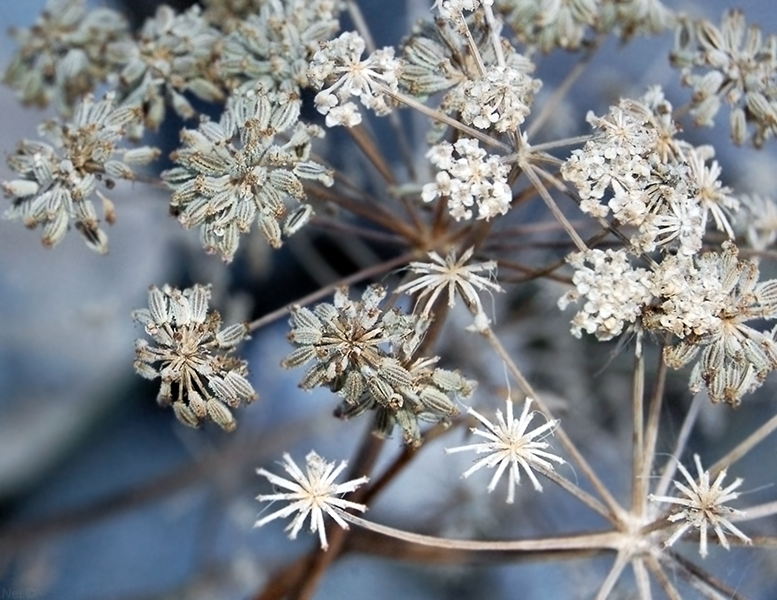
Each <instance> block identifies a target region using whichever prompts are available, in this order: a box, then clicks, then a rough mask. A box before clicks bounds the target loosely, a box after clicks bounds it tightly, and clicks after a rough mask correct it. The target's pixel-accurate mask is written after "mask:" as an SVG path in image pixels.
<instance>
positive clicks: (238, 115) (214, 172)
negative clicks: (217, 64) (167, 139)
mask: <svg viewBox="0 0 777 600" xmlns="http://www.w3.org/2000/svg"><path fill="white" fill-rule="evenodd" d="M299 109H300V101H299V99H298V98H297V97H296V96H294V95H289V94H286V93H282V92H273V93H266V92H265V91H263V90H261V89H260V90H258V91H247V92H244V93H242V94H236V95H233V96H232V98H231V99H230V101H229V103H228V104H227V108H226V110H225V111H224V113H223V114H222V116H221V120H220V121H219V122H218V123H214V122H211V121H203V122H202V123H201V124H200V127H199V128H198V129H196V130H192V129H185V130H184V131H182V132H181V139H182V141H183V143H184V146H183V147H182V148H180V149H179V150H177V151H176V152H174V153H173V155H172V158H173V159H174V160H175V162H176V163H177V164H178V165H180V166H178V167H175V168H173V169H170V170H169V171H166V172H164V173H163V174H162V179H163V180H164V181H165V182H166V183H167V184H168V185H169V186H170V187H171V188H172V189H173V197H172V207H173V210H174V212H175V213H176V214H177V215H178V219H179V220H180V221H181V223H182V224H183V225H184V227H194V226H199V227H200V228H201V229H200V231H201V239H202V243H203V246H204V247H205V249H206V250H207V251H208V252H218V253H220V254H221V256H222V257H223V258H224V260H225V261H227V262H229V261H231V260H232V258H233V256H234V254H235V252H236V251H237V248H238V243H239V239H240V235H241V234H244V233H247V232H248V231H250V229H251V225H252V223H254V222H256V224H257V225H258V227H259V230H260V231H261V233H262V235H263V236H264V237H265V239H266V240H267V241H268V243H269V244H270V245H271V246H273V247H274V248H277V247H279V246H280V245H281V243H282V242H281V235H282V234H283V233H285V234H286V235H291V234H292V233H294V232H295V231H297V230H298V229H299V228H300V227H302V226H303V225H304V224H305V223H306V222H307V220H308V219H309V218H310V216H311V214H312V209H311V207H310V206H309V205H304V204H300V203H301V202H302V201H304V200H305V197H306V195H305V190H304V188H303V186H302V180H315V181H318V182H320V183H322V184H324V185H331V184H332V175H331V172H330V171H329V169H327V168H325V167H324V166H322V165H320V164H318V163H316V162H314V161H312V160H309V156H310V145H311V141H312V140H313V139H314V138H316V137H320V136H322V135H323V132H322V131H321V130H320V129H319V128H318V127H316V126H314V125H306V124H304V123H301V122H299V121H298V119H299ZM284 135H285V137H281V136H284Z"/></svg>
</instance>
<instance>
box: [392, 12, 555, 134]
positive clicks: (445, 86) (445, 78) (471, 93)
mask: <svg viewBox="0 0 777 600" xmlns="http://www.w3.org/2000/svg"><path fill="white" fill-rule="evenodd" d="M465 25H466V26H467V28H468V30H469V32H470V36H471V39H472V40H473V42H474V52H475V53H476V54H477V56H473V49H472V48H473V47H472V46H470V45H469V44H468V43H467V36H465V35H463V34H462V32H461V31H460V30H459V29H458V28H456V27H452V26H451V23H450V22H449V21H446V20H438V21H437V22H436V23H428V22H425V21H421V22H420V23H418V24H417V25H416V26H415V28H414V30H413V34H412V35H411V36H410V37H409V38H408V39H407V40H405V42H404V43H403V45H402V59H403V64H402V69H401V73H400V76H399V84H400V87H401V88H402V90H403V91H405V92H406V93H408V94H410V95H411V96H415V97H417V98H421V99H426V98H427V97H428V96H430V95H432V94H434V93H436V92H440V91H443V90H447V93H446V94H445V96H444V97H443V98H442V101H441V103H440V107H439V108H440V110H441V111H443V112H445V113H448V114H451V115H456V116H457V117H459V118H460V119H461V120H463V121H464V122H465V123H467V124H471V125H474V126H475V127H478V128H480V129H493V130H494V131H497V132H505V131H514V130H515V129H516V128H517V127H518V125H520V124H521V123H523V121H524V119H525V118H526V116H527V115H528V114H529V109H530V106H531V103H532V99H533V95H534V93H535V92H536V91H537V90H538V89H539V88H540V85H541V84H540V82H539V80H536V79H533V78H532V77H531V76H530V74H531V73H532V72H533V71H534V64H533V63H532V62H531V61H530V60H529V59H527V58H526V57H524V56H522V55H521V54H519V53H518V52H517V51H516V50H515V49H514V48H513V47H512V45H511V44H510V43H509V41H508V40H506V39H504V38H499V43H500V47H499V54H497V51H496V49H495V48H494V38H493V37H492V36H491V33H490V30H489V29H488V27H487V26H486V25H485V23H484V21H483V19H468V20H467V21H466V22H465ZM445 128H446V126H445V125H442V124H435V125H433V128H432V131H431V133H430V139H432V140H433V141H437V140H439V139H440V137H441V136H442V134H443V133H444V132H445Z"/></svg>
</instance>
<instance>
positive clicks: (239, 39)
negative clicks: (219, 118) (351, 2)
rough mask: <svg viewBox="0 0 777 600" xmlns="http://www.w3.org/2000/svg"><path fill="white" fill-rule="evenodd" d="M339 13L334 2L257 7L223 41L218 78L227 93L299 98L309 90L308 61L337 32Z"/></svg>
mask: <svg viewBox="0 0 777 600" xmlns="http://www.w3.org/2000/svg"><path fill="white" fill-rule="evenodd" d="M214 5H218V4H217V3H214ZM214 7H215V6H214ZM341 8H342V7H341V4H340V2H333V1H332V0H316V1H315V2H313V1H310V0H286V1H285V2H280V1H279V0H274V1H272V2H263V3H261V6H260V7H257V9H256V12H255V13H253V14H248V15H247V16H245V18H243V19H240V20H239V21H236V22H235V25H234V30H233V31H232V32H231V33H230V34H229V35H228V36H227V37H226V38H225V40H224V48H223V50H222V53H221V58H220V60H219V69H220V71H221V76H222V77H223V78H224V79H225V80H226V82H227V85H228V87H230V88H232V89H235V88H237V87H239V86H242V87H247V88H249V89H253V88H256V87H257V86H258V85H261V86H262V87H264V88H265V89H267V90H272V89H276V88H278V89H281V90H283V91H286V92H293V93H297V94H299V92H300V89H302V88H307V87H309V86H310V83H309V81H308V76H307V70H308V65H309V63H310V60H311V58H312V57H313V55H314V54H315V52H316V51H317V50H318V49H319V47H320V44H321V43H323V42H325V41H326V40H328V39H330V38H331V37H332V36H333V35H334V34H335V33H336V32H337V30H338V29H339V28H340V24H339V22H338V20H337V13H338V12H339V11H340V9H341Z"/></svg>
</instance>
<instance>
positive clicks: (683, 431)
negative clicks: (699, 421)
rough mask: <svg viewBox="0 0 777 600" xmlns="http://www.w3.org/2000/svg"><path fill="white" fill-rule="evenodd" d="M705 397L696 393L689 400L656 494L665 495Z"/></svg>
mask: <svg viewBox="0 0 777 600" xmlns="http://www.w3.org/2000/svg"><path fill="white" fill-rule="evenodd" d="M705 401H706V399H705V398H704V397H703V395H702V394H696V397H695V398H694V399H693V402H691V407H690V408H689V409H688V412H687V413H686V415H685V420H684V421H683V426H682V427H681V428H680V434H679V435H678V436H677V442H676V443H675V447H674V451H673V452H672V454H671V456H670V458H669V460H668V461H667V462H666V465H665V466H664V470H663V472H662V473H661V479H660V480H659V481H658V485H657V486H656V489H655V491H654V492H653V493H654V494H655V495H656V496H666V491H667V490H668V489H669V483H670V482H671V481H672V478H673V477H674V474H675V472H676V471H677V463H678V461H679V460H680V456H681V455H682V453H683V450H684V448H685V445H686V444H687V442H688V438H689V437H690V435H691V430H692V429H693V426H694V424H695V423H696V418H697V417H698V416H699V411H700V410H701V403H702V402H705Z"/></svg>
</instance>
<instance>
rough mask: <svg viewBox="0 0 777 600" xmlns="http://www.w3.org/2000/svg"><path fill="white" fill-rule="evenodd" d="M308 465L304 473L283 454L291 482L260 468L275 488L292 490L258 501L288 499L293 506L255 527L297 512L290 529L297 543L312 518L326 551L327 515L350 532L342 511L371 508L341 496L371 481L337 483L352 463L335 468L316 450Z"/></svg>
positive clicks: (342, 462)
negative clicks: (298, 536) (325, 522)
mask: <svg viewBox="0 0 777 600" xmlns="http://www.w3.org/2000/svg"><path fill="white" fill-rule="evenodd" d="M305 463H306V469H305V470H306V473H303V472H302V469H300V468H299V466H298V465H297V463H295V462H294V459H292V458H291V456H290V455H288V454H284V455H283V470H284V471H286V472H287V473H288V474H289V475H291V480H290V479H284V478H283V477H279V476H278V475H275V474H273V473H270V472H269V471H267V470H266V469H257V471H256V472H257V474H259V475H261V476H262V477H266V478H267V480H268V481H269V482H270V483H272V484H273V485H274V486H276V487H278V488H281V489H284V490H289V491H287V492H276V493H274V494H262V495H260V496H257V498H256V499H257V500H259V502H276V501H278V500H288V501H290V504H288V505H287V506H284V507H283V508H281V509H280V510H277V511H275V512H274V513H270V514H269V515H267V516H266V517H262V518H261V519H259V520H258V521H257V522H256V523H255V524H254V527H262V526H263V525H266V524H267V523H269V522H270V521H274V520H275V519H283V518H285V517H288V516H290V515H293V514H294V513H297V515H296V516H295V517H294V519H293V520H292V522H291V523H289V525H288V527H286V530H287V531H288V532H289V538H290V539H292V540H293V539H296V537H297V534H298V533H299V532H300V530H301V529H302V526H303V525H304V524H305V519H307V518H308V515H310V532H311V533H316V532H318V537H319V541H320V543H321V549H322V550H326V549H327V548H328V547H329V543H328V541H327V539H326V527H325V526H324V515H325V514H327V515H329V516H330V517H332V519H334V521H335V523H337V524H338V525H339V526H340V527H342V528H343V529H348V523H346V522H345V521H344V520H343V518H342V516H341V512H342V511H345V510H346V509H351V510H358V511H360V512H364V511H365V510H367V507H366V506H364V505H363V504H358V503H356V502H351V501H349V500H343V499H342V498H340V496H342V495H343V494H348V493H350V492H353V491H355V490H356V489H358V488H359V487H360V486H362V485H363V484H365V483H367V482H368V481H369V478H368V477H358V478H357V479H351V480H350V481H346V482H345V483H335V479H337V477H338V476H339V475H340V473H342V472H343V469H345V467H346V466H347V464H348V463H347V462H346V461H341V462H340V464H339V465H337V466H335V463H330V462H327V461H326V460H324V459H323V458H321V457H320V456H319V455H318V454H316V453H315V452H312V451H311V452H310V453H308V455H307V456H306V457H305Z"/></svg>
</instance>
